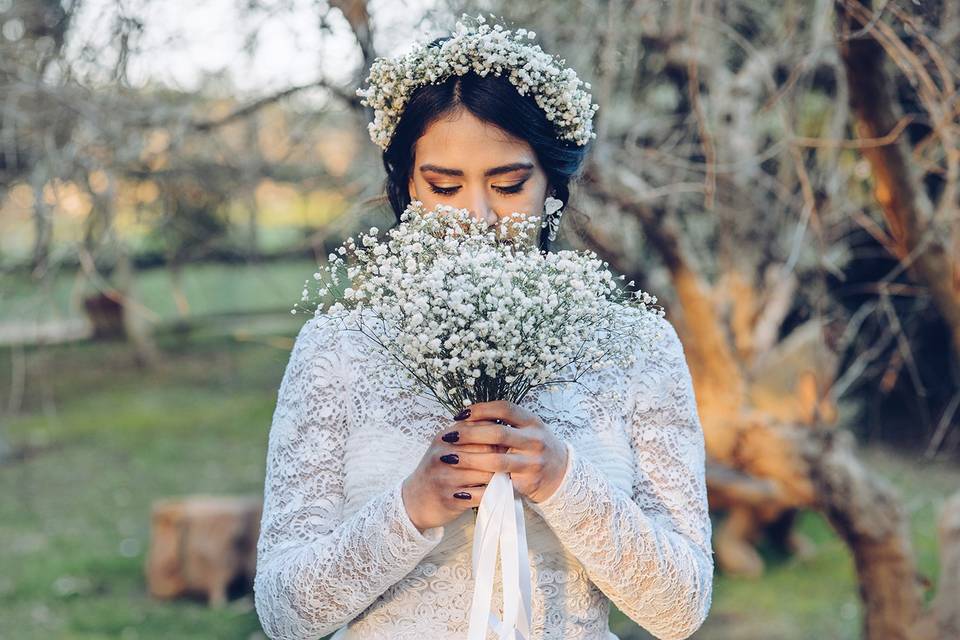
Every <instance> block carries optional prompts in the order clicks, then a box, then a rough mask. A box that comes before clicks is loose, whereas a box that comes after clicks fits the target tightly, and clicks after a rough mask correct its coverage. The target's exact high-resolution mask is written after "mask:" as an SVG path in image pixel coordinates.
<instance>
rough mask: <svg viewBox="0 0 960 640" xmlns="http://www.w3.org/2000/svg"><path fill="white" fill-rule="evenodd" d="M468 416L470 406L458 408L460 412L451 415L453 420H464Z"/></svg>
mask: <svg viewBox="0 0 960 640" xmlns="http://www.w3.org/2000/svg"><path fill="white" fill-rule="evenodd" d="M469 417H470V407H466V408H464V409H461V410H460V413H458V414H457V415H455V416H453V419H454V420H466V419H467V418H469Z"/></svg>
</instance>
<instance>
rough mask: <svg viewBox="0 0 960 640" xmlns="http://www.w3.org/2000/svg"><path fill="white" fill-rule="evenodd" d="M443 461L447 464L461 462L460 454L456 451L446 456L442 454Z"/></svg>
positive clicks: (441, 459)
mask: <svg viewBox="0 0 960 640" xmlns="http://www.w3.org/2000/svg"><path fill="white" fill-rule="evenodd" d="M440 461H441V462H446V463H447V464H457V463H458V462H460V456H458V455H457V454H455V453H448V454H446V455H444V456H440Z"/></svg>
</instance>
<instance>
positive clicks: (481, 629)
mask: <svg viewBox="0 0 960 640" xmlns="http://www.w3.org/2000/svg"><path fill="white" fill-rule="evenodd" d="M498 546H499V549H500V573H501V578H502V581H503V619H502V620H501V619H500V618H498V617H497V615H496V614H494V613H493V612H492V611H491V610H490V600H491V598H492V596H493V578H494V566H495V563H496V561H497V548H498ZM531 591H532V588H531V580H530V559H529V557H528V552H527V531H526V528H525V527H524V521H523V503H522V502H521V500H520V498H519V496H516V495H514V491H513V480H511V478H510V474H508V473H504V472H497V473H494V474H493V477H492V478H491V479H490V482H489V483H488V484H487V488H486V490H485V491H484V493H483V498H482V499H481V500H480V509H479V511H478V513H477V523H476V527H475V528H474V532H473V605H472V607H471V609H470V628H469V631H468V633H467V638H468V640H486V637H487V624H489V625H490V626H492V627H493V629H494V631H496V632H497V634H498V636H499V640H529V639H530V625H531V613H532V610H531V607H530V599H531Z"/></svg>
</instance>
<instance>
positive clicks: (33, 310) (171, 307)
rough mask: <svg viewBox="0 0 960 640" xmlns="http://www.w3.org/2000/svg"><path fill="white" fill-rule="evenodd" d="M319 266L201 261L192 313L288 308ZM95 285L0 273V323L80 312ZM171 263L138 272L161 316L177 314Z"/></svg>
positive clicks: (146, 300)
mask: <svg viewBox="0 0 960 640" xmlns="http://www.w3.org/2000/svg"><path fill="white" fill-rule="evenodd" d="M314 271H316V263H315V262H314V261H312V260H296V261H284V262H268V263H264V264H249V265H230V264H198V265H190V266H188V267H186V268H185V269H184V272H183V277H182V287H183V291H184V295H185V296H186V298H187V301H188V304H189V307H190V313H191V315H207V314H215V313H236V312H252V311H277V310H281V311H282V310H289V309H291V308H292V307H293V305H294V303H296V302H297V301H299V299H300V291H301V289H302V288H303V282H304V280H307V279H311V277H312V275H313V272H314ZM94 291H96V288H95V285H94V284H91V283H90V282H88V281H87V280H85V279H83V280H81V281H80V282H79V284H78V282H77V278H76V272H74V271H61V272H58V273H55V274H50V275H48V276H47V277H45V278H44V279H42V280H41V281H40V282H34V281H32V280H31V279H30V278H29V276H27V275H26V274H23V273H17V274H15V275H11V274H9V273H7V274H2V273H0V323H4V322H14V321H18V322H23V321H50V320H55V319H69V318H76V317H80V316H81V314H82V307H81V306H80V304H79V302H78V299H79V298H80V297H81V296H82V295H84V294H89V293H92V292H94ZM172 291H173V286H172V282H171V276H170V272H169V271H168V270H167V269H162V268H158V269H147V270H145V271H142V272H139V273H138V274H137V277H136V279H135V284H134V298H135V299H136V300H137V301H138V302H140V303H141V304H142V305H144V306H146V307H147V308H148V309H150V310H151V311H153V312H155V313H156V314H157V315H158V316H159V317H160V318H161V319H172V318H176V317H177V315H178V314H177V308H176V305H175V303H174V298H173V294H172Z"/></svg>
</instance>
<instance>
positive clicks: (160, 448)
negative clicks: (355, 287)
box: [0, 263, 960, 640]
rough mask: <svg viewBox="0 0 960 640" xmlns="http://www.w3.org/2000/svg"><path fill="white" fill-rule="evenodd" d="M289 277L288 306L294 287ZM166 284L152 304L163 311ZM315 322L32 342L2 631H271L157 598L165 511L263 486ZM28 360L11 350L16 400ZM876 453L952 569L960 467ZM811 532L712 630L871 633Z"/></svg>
mask: <svg viewBox="0 0 960 640" xmlns="http://www.w3.org/2000/svg"><path fill="white" fill-rule="evenodd" d="M309 268H310V267H309V265H307V264H306V263H304V265H301V266H296V265H284V266H282V271H283V272H282V273H280V272H279V270H278V271H277V272H274V273H271V274H267V275H262V276H253V275H250V274H246V273H244V274H242V282H240V283H237V282H232V280H234V278H233V277H232V276H233V274H230V273H229V270H228V269H227V270H222V271H219V272H217V273H213V274H212V275H211V273H210V272H205V273H204V274H203V275H200V274H195V275H196V282H197V283H198V284H197V285H196V286H197V287H198V288H199V289H198V297H197V302H196V305H197V306H198V307H202V308H203V309H204V311H205V312H221V311H223V310H226V309H229V308H230V307H229V305H228V302H229V301H230V300H233V301H236V300H238V299H239V298H240V297H242V296H241V295H240V292H243V291H248V290H249V288H250V287H252V286H254V285H253V284H252V283H254V282H274V283H280V282H283V283H284V285H286V286H288V287H289V291H292V294H291V295H292V296H293V299H294V300H295V297H296V295H297V292H298V291H299V287H300V284H302V278H301V277H300V276H299V275H298V274H299V273H300V272H301V271H305V270H307V269H309ZM191 277H193V276H191ZM157 278H158V280H157V282H158V283H160V282H161V279H160V278H159V276H157ZM203 278H209V280H206V281H204V280H203ZM218 278H219V279H220V280H229V281H231V282H229V283H227V282H219V283H218ZM258 278H259V280H258ZM298 278H299V282H298ZM291 283H292V284H291ZM152 286H155V287H156V288H157V290H158V291H160V290H162V284H154V285H152ZM256 286H259V285H256ZM206 287H211V288H210V289H207V288H206ZM279 289H280V287H279V286H277V288H276V289H275V290H274V291H273V292H272V294H271V295H273V296H275V299H274V300H273V301H271V304H274V303H276V302H279V301H281V300H287V299H288V298H287V297H286V292H285V291H279ZM145 290H146V287H145ZM161 297H162V296H161V295H159V294H158V296H157V299H156V300H153V301H151V302H150V303H151V304H155V305H158V307H159V308H163V307H162V303H161V301H160V298H161ZM265 306H268V305H265ZM170 309H172V307H170ZM5 313H6V312H5ZM303 320H304V317H303V316H290V315H289V314H287V315H285V316H283V315H277V316H266V317H262V318H258V317H252V316H251V317H245V318H243V319H241V320H238V321H236V322H232V323H231V325H230V326H229V327H227V326H226V325H225V324H221V323H215V324H211V323H207V324H206V325H204V324H203V323H200V328H199V329H198V330H197V331H196V332H195V333H194V334H192V335H189V336H177V335H172V334H171V335H160V336H159V337H158V339H159V345H160V347H161V348H162V350H163V354H164V358H163V362H162V365H161V366H160V367H159V368H157V369H155V370H149V371H146V370H142V369H140V368H138V366H137V365H136V362H135V360H134V358H133V356H132V354H131V352H130V350H129V349H128V348H127V347H126V346H124V345H122V344H116V343H103V344H92V343H78V344H74V345H65V346H60V347H56V348H44V349H40V350H35V349H27V350H26V352H25V353H24V354H23V357H24V359H25V362H26V365H27V378H26V381H27V384H26V387H25V395H24V397H23V401H22V407H21V410H20V412H19V414H18V415H16V416H14V417H10V416H7V417H5V418H3V423H2V425H0V429H2V433H3V434H4V435H5V437H6V439H7V440H8V442H9V443H10V444H11V445H12V446H13V448H14V450H15V451H16V452H17V456H15V457H14V459H13V460H12V461H10V462H7V463H4V464H0V487H2V488H3V492H2V496H3V497H2V499H0V567H2V571H0V638H3V639H6V638H11V639H12V638H16V639H17V640H40V639H43V640H48V639H57V640H61V639H62V640H100V639H107V638H124V639H129V638H139V639H161V638H162V639H167V638H176V639H198V640H199V639H205V640H206V639H221V638H223V639H241V640H246V639H250V638H262V637H264V636H263V635H262V633H261V632H260V631H259V625H258V623H257V619H256V615H255V613H254V611H253V606H252V605H253V603H252V599H251V597H250V596H246V597H243V598H240V599H236V600H234V601H232V602H231V603H230V605H229V606H227V607H226V608H225V609H223V610H220V611H211V610H208V609H207V608H206V607H205V606H204V605H203V604H201V603H198V602H192V601H181V602H174V603H163V602H156V601H153V600H151V599H149V598H147V597H146V595H145V585H144V579H143V562H144V558H145V553H146V547H147V544H148V536H149V528H148V525H149V521H148V517H149V516H148V514H149V508H150V503H151V501H152V500H154V499H155V498H159V497H163V496H169V495H178V494H185V493H196V492H204V493H230V494H233V493H248V492H251V493H253V492H255V493H259V492H260V491H262V486H263V485H262V482H263V465H264V459H265V452H266V442H267V434H268V429H269V425H270V418H271V415H272V411H273V408H274V402H275V400H276V390H277V386H278V384H279V381H280V378H281V376H282V373H283V368H284V366H285V364H286V362H287V358H288V357H289V349H290V346H291V345H292V336H293V335H294V334H295V331H296V329H297V327H298V326H299V324H300V323H302V322H303ZM18 357H19V355H18V354H17V353H15V352H11V351H10V350H0V402H3V403H4V406H6V400H7V394H8V390H9V389H10V388H11V385H10V372H11V369H12V366H13V362H12V359H14V358H18ZM864 456H865V459H866V460H867V461H868V462H869V463H870V464H871V465H872V466H873V467H874V468H876V469H878V470H880V471H881V472H883V473H884V474H885V475H886V476H887V477H889V478H890V480H891V481H892V482H893V483H894V484H895V485H896V486H897V487H898V488H899V489H900V490H901V492H902V493H903V495H904V497H905V503H906V505H907V507H908V509H909V512H910V515H911V518H912V526H913V531H914V541H915V544H916V549H917V553H918V556H919V559H920V563H921V570H922V571H923V572H924V573H925V574H926V575H927V576H929V577H930V578H932V579H934V580H935V579H936V563H937V550H936V539H935V524H934V523H935V517H936V513H937V508H938V507H939V505H940V503H941V502H942V500H943V499H944V498H945V497H946V496H947V495H949V494H950V493H951V492H952V491H954V490H955V488H956V487H957V486H960V469H958V468H957V467H951V466H947V465H945V464H930V463H923V464H922V465H921V464H920V463H918V462H917V461H913V460H910V459H907V458H904V457H901V456H899V455H895V454H893V453H890V452H887V451H884V450H882V449H877V448H871V449H869V450H866V451H864ZM799 527H800V529H801V530H802V531H803V532H804V533H806V534H807V535H808V536H809V537H810V538H812V539H813V540H814V541H816V542H817V544H818V548H817V553H816V554H815V555H814V556H813V557H812V558H809V559H807V560H801V559H798V558H783V557H779V556H777V555H776V554H775V553H773V552H772V551H770V550H769V549H763V552H764V554H765V557H766V558H767V560H768V563H769V570H768V572H767V574H766V576H765V577H764V578H763V579H762V580H759V581H750V580H736V579H729V578H727V577H725V576H722V575H718V576H717V578H716V582H715V589H714V603H713V608H712V610H711V614H710V617H709V618H708V620H707V623H706V624H705V625H704V627H703V628H702V629H701V631H699V632H698V633H697V634H695V636H694V638H698V639H709V640H718V639H721V638H723V639H726V638H730V639H733V638H737V639H738V640H749V639H754V638H755V639H758V640H759V639H761V638H763V639H764V640H768V639H771V638H778V639H779V638H783V639H785V640H794V639H796V640H800V639H808V638H809V639H814V638H816V639H824V638H825V639H854V638H859V637H860V635H859V624H860V623H859V615H860V609H859V602H858V599H857V596H856V587H855V583H854V578H853V573H852V564H851V561H850V559H849V557H848V555H847V553H846V551H845V549H844V547H843V545H842V544H841V543H840V541H839V540H838V539H837V538H836V537H835V536H834V535H833V534H832V532H831V531H830V529H829V527H828V526H827V525H826V523H825V522H824V520H823V519H822V518H821V517H820V516H819V515H817V514H814V513H806V514H804V515H803V517H802V518H801V519H800V522H799ZM612 626H613V628H614V631H615V632H616V633H618V634H619V635H620V636H621V638H624V639H626V638H648V637H649V636H648V635H646V634H644V633H642V632H641V631H639V630H638V628H637V627H636V626H635V625H633V624H632V623H630V622H629V621H628V620H625V619H624V617H623V616H622V615H619V614H616V615H615V617H614V620H613V621H612Z"/></svg>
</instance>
